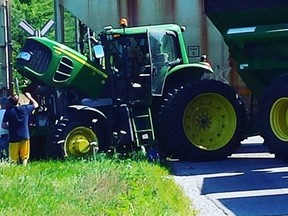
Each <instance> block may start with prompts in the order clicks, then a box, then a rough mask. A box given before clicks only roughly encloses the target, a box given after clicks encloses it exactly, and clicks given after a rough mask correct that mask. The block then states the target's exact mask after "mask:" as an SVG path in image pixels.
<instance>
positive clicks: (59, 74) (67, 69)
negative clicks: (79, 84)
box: [54, 56, 73, 82]
mask: <svg viewBox="0 0 288 216" xmlns="http://www.w3.org/2000/svg"><path fill="white" fill-rule="evenodd" d="M72 70H73V62H72V61H71V60H70V59H69V58H67V57H65V56H64V57H62V59H61V61H60V63H59V66H58V68H57V70H56V73H55V75H54V81H55V82H65V81H67V80H68V79H69V78H70V76H71V72H72Z"/></svg>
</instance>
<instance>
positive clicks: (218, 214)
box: [170, 137, 288, 216]
mask: <svg viewBox="0 0 288 216" xmlns="http://www.w3.org/2000/svg"><path fill="white" fill-rule="evenodd" d="M262 141H263V140H262V138H261V137H252V138H249V139H248V140H245V141H244V142H243V143H242V145H241V148H240V149H239V150H238V151H237V152H236V153H235V154H233V155H232V156H231V157H229V158H228V159H227V160H224V161H216V162H215V161H214V162H179V161H173V162H170V163H171V166H172V170H173V177H174V179H175V181H176V182H177V183H178V184H179V185H180V186H181V187H182V188H183V190H184V191H185V193H186V194H187V196H188V197H189V198H191V200H192V204H193V206H194V208H196V209H197V210H198V212H199V215H200V216H212V215H213V216H214V215H215V216H222V215H229V216H233V215H236V216H268V215H271V216H278V215H281V216H282V215H288V204H287V203H288V164H287V163H285V162H283V161H281V160H278V159H276V158H275V157H274V155H273V154H270V153H269V152H268V149H267V147H266V146H264V145H263V144H262Z"/></svg>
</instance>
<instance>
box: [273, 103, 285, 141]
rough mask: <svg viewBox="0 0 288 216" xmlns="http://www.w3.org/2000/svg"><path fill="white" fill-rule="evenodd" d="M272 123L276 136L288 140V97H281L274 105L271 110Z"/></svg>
mask: <svg viewBox="0 0 288 216" xmlns="http://www.w3.org/2000/svg"><path fill="white" fill-rule="evenodd" d="M270 125H271V129H272V131H273V133H274V134H275V136H276V137H277V138H278V139H280V140H282V141H286V142H287V141H288V98H287V97H282V98H279V99H278V100H277V101H276V102H275V103H274V104H273V106H272V108H271V112H270Z"/></svg>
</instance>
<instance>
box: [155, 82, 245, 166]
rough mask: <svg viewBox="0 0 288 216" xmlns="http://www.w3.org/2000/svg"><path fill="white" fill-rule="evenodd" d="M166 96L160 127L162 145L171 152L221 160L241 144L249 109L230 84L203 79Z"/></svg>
mask: <svg viewBox="0 0 288 216" xmlns="http://www.w3.org/2000/svg"><path fill="white" fill-rule="evenodd" d="M164 98H165V99H164V100H163V104H162V105H161V106H160V108H159V109H160V113H161V116H162V117H161V121H162V122H161V123H159V122H157V121H156V122H157V125H156V128H157V130H156V131H158V134H160V137H159V139H160V140H159V143H160V149H164V151H165V152H166V153H167V154H169V155H171V156H172V157H175V158H179V159H183V160H196V161H199V160H201V161H205V160H219V159H224V158H226V157H227V156H229V155H231V154H232V153H233V152H234V151H235V149H236V148H237V147H238V146H239V145H240V141H241V140H242V139H243V133H244V129H245V126H246V123H247V115H246V109H245V106H244V104H243V103H242V101H241V99H240V97H239V95H238V94H237V93H236V92H235V91H234V90H233V89H232V88H231V87H230V86H229V85H227V84H224V83H222V82H219V81H215V80H201V81H200V80H199V81H194V82H191V83H188V84H186V85H183V86H182V87H181V88H178V87H177V88H175V89H174V91H172V92H168V93H167V95H166V96H164ZM160 124H161V125H160ZM159 130H161V132H159ZM161 134H162V135H161ZM164 134H165V135H164ZM163 137H165V138H163Z"/></svg>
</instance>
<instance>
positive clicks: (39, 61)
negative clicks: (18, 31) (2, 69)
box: [17, 40, 52, 74]
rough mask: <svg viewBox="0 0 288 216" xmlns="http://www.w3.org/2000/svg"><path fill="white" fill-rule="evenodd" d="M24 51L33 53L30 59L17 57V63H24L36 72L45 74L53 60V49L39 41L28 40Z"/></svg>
mask: <svg viewBox="0 0 288 216" xmlns="http://www.w3.org/2000/svg"><path fill="white" fill-rule="evenodd" d="M22 51H25V52H27V53H30V54H31V58H30V60H29V61H25V60H24V59H17V64H19V65H24V66H26V67H28V68H30V69H31V70H33V71H35V72H36V73H39V74H43V73H45V71H46V70H47V68H48V65H49V63H50V61H51V56H52V52H51V50H50V49H49V48H48V47H46V46H44V45H42V44H41V43H38V42H37V41H33V40H27V42H26V43H25V45H24V47H23V49H22Z"/></svg>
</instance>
